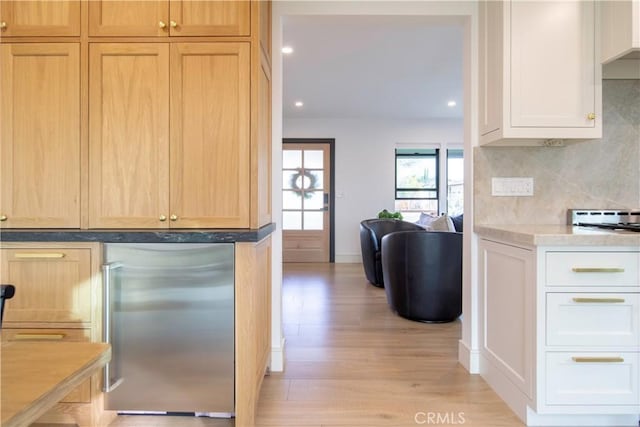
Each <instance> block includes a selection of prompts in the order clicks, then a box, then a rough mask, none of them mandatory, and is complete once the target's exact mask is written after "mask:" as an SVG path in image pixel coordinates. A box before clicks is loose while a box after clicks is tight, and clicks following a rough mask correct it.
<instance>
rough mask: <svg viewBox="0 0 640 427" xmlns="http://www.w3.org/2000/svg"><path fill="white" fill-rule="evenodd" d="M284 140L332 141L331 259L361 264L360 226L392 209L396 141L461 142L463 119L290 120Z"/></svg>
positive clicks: (416, 142)
mask: <svg viewBox="0 0 640 427" xmlns="http://www.w3.org/2000/svg"><path fill="white" fill-rule="evenodd" d="M283 122H284V123H283V135H284V138H333V139H335V151H336V152H335V161H336V164H335V189H336V199H335V201H336V203H335V236H336V241H335V254H336V259H335V260H336V262H361V258H360V239H359V234H358V232H359V224H360V221H362V220H363V219H365V218H374V217H375V216H376V215H377V213H378V212H379V211H381V210H382V209H385V208H386V209H388V210H394V182H395V179H394V171H395V166H394V161H395V151H394V150H395V148H396V145H397V144H402V145H407V144H447V143H456V144H458V145H461V144H462V141H463V122H462V119H440V120H379V119H331V118H329V119H290V118H285V119H284V120H283Z"/></svg>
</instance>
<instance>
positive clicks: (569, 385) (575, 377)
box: [546, 352, 640, 405]
mask: <svg viewBox="0 0 640 427" xmlns="http://www.w3.org/2000/svg"><path fill="white" fill-rule="evenodd" d="M638 355H639V353H630V352H629V353H580V352H576V353H555V352H549V353H547V354H546V362H547V368H546V403H547V404H548V405H638V402H639V401H640V393H639V392H638V382H639V379H640V375H639V374H638V361H639V356H638Z"/></svg>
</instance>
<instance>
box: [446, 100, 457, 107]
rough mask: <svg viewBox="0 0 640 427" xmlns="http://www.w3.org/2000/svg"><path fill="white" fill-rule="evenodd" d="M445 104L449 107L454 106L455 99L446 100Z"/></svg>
mask: <svg viewBox="0 0 640 427" xmlns="http://www.w3.org/2000/svg"><path fill="white" fill-rule="evenodd" d="M447 106H449V107H455V106H456V101H449V102H447Z"/></svg>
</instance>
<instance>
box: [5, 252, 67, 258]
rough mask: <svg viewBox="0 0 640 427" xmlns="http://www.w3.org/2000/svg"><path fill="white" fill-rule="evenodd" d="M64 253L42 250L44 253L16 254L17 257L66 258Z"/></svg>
mask: <svg viewBox="0 0 640 427" xmlns="http://www.w3.org/2000/svg"><path fill="white" fill-rule="evenodd" d="M64 256H65V255H64V254H63V253H58V252H49V253H47V252H42V253H27V252H23V253H17V254H15V257H16V258H64Z"/></svg>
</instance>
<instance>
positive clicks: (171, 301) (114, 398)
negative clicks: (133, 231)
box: [105, 243, 234, 413]
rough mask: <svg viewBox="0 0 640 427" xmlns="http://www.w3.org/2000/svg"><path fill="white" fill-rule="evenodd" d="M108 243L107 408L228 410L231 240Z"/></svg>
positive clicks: (231, 377)
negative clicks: (213, 242) (179, 242)
mask: <svg viewBox="0 0 640 427" xmlns="http://www.w3.org/2000/svg"><path fill="white" fill-rule="evenodd" d="M105 248H106V262H107V265H108V266H110V267H112V268H107V270H109V273H110V274H107V275H106V276H108V278H109V279H110V280H109V283H108V289H107V293H108V295H109V297H110V301H108V302H107V305H108V307H109V310H108V313H109V315H108V316H106V317H105V332H108V333H109V335H110V336H109V337H108V338H109V341H110V342H111V345H112V350H113V356H112V361H111V363H110V364H109V370H108V372H109V377H110V378H109V383H110V386H111V390H110V391H109V392H108V393H106V394H105V409H108V410H117V411H145V412H154V411H161V412H165V411H166V412H215V413H233V412H234V265H233V262H234V261H233V260H234V247H233V244H168V243H167V244H106V245H105ZM113 267H115V268H113ZM109 276H110V277H109ZM105 285H107V284H105Z"/></svg>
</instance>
